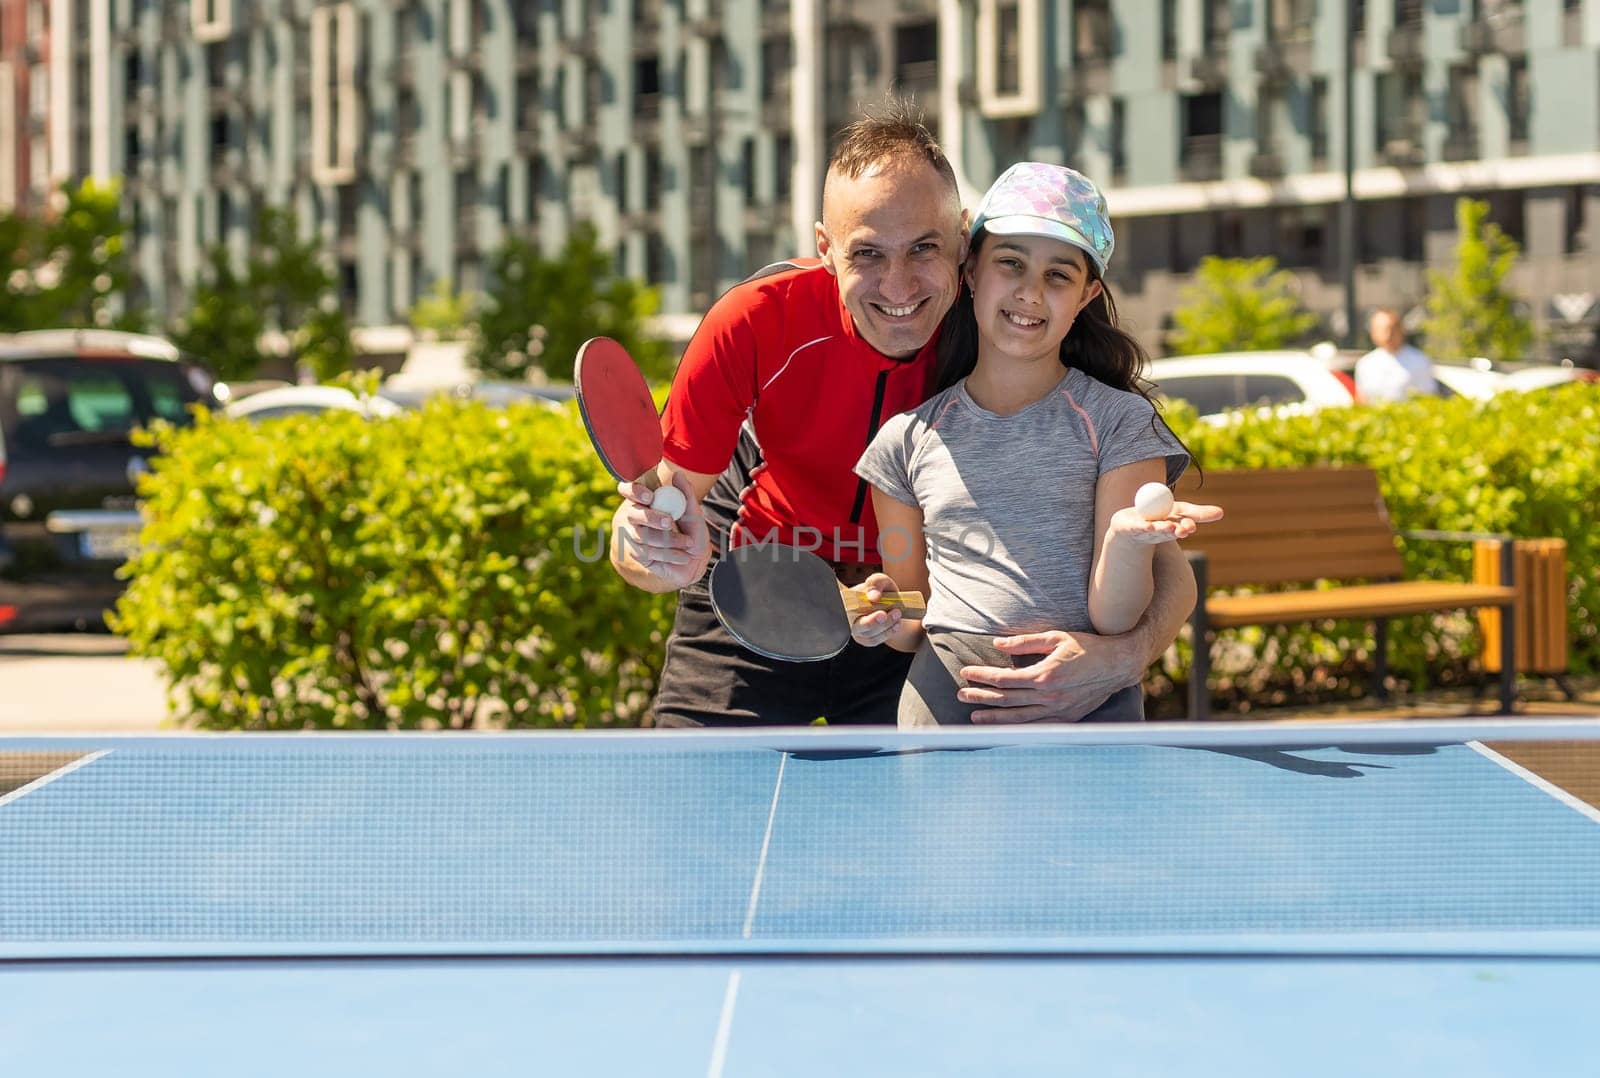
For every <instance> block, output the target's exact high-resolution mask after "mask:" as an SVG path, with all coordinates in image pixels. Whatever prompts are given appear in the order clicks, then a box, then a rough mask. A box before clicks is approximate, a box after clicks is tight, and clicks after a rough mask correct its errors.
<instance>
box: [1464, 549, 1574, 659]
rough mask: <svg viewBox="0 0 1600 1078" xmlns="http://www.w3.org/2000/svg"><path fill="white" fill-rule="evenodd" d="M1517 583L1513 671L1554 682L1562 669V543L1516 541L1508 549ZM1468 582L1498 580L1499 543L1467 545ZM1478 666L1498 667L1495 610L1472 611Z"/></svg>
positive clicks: (1564, 573)
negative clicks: (1479, 641)
mask: <svg viewBox="0 0 1600 1078" xmlns="http://www.w3.org/2000/svg"><path fill="white" fill-rule="evenodd" d="M1512 557H1513V558H1514V559H1515V570H1514V571H1515V573H1516V584H1517V607H1516V618H1517V623H1516V630H1517V640H1516V645H1517V673H1519V674H1539V675H1543V676H1545V677H1553V678H1557V679H1558V680H1559V679H1561V676H1562V675H1563V674H1565V673H1566V672H1567V541H1566V540H1565V539H1518V540H1516V541H1515V544H1514V546H1513V548H1512ZM1472 580H1473V583H1475V584H1499V583H1500V541H1499V540H1497V539H1485V540H1479V541H1478V542H1476V543H1474V544H1473V551H1472ZM1478 626H1479V628H1480V629H1482V631H1483V667H1484V669H1485V670H1487V671H1489V672H1491V673H1498V672H1499V670H1500V611H1499V610H1495V609H1492V608H1485V609H1482V610H1480V611H1478Z"/></svg>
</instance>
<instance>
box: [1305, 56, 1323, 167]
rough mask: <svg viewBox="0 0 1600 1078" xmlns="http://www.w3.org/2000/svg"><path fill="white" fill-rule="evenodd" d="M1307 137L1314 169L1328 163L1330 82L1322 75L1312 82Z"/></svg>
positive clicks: (1307, 106)
mask: <svg viewBox="0 0 1600 1078" xmlns="http://www.w3.org/2000/svg"><path fill="white" fill-rule="evenodd" d="M1306 109H1307V111H1308V112H1309V113H1310V115H1309V116H1307V117H1306V121H1307V122H1306V136H1307V140H1308V141H1309V142H1310V143H1311V162H1312V165H1313V167H1322V166H1326V165H1327V163H1328V80H1327V79H1326V78H1325V77H1324V76H1321V75H1318V76H1317V77H1315V78H1313V79H1312V80H1311V93H1310V100H1309V101H1308V102H1307V105H1306Z"/></svg>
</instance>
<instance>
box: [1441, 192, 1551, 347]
mask: <svg viewBox="0 0 1600 1078" xmlns="http://www.w3.org/2000/svg"><path fill="white" fill-rule="evenodd" d="M1488 217H1489V204H1488V203H1487V202H1480V201H1478V200H1476V199H1471V198H1458V199H1456V235H1457V237H1458V238H1457V241H1456V262H1455V266H1454V268H1453V269H1452V270H1451V271H1450V272H1441V271H1439V270H1429V271H1428V300H1427V310H1428V317H1427V319H1426V320H1425V321H1424V322H1423V324H1422V332H1423V335H1424V336H1425V337H1426V338H1427V343H1428V351H1429V352H1431V353H1432V354H1433V356H1434V358H1435V359H1438V358H1452V357H1454V358H1462V357H1469V356H1487V357H1488V358H1489V359H1497V360H1516V359H1522V358H1524V356H1525V355H1526V353H1527V349H1528V346H1529V345H1530V344H1532V343H1533V326H1532V324H1530V323H1529V321H1528V319H1526V318H1524V317H1523V316H1522V315H1520V314H1518V313H1517V311H1516V308H1515V306H1514V304H1515V297H1514V296H1513V295H1512V293H1511V292H1510V290H1509V289H1508V288H1507V287H1506V278H1507V277H1508V276H1509V275H1510V273H1511V269H1512V267H1513V266H1515V265H1516V262H1517V255H1518V254H1519V250H1520V249H1519V248H1518V246H1517V242H1516V241H1515V240H1513V239H1512V238H1511V237H1510V236H1507V235H1506V234H1505V233H1504V232H1502V231H1501V230H1500V228H1499V226H1498V225H1496V224H1494V223H1493V222H1492V221H1490V220H1489V219H1488Z"/></svg>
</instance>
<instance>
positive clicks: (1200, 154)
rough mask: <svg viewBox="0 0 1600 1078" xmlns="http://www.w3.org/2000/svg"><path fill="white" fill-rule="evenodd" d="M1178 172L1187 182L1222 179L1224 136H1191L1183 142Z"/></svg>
mask: <svg viewBox="0 0 1600 1078" xmlns="http://www.w3.org/2000/svg"><path fill="white" fill-rule="evenodd" d="M1178 171H1179V172H1180V173H1181V174H1182V176H1183V178H1184V179H1185V180H1188V181H1190V182H1203V181H1206V180H1220V179H1221V178H1222V136H1221V135H1190V136H1189V137H1187V138H1185V139H1184V140H1183V147H1182V152H1181V153H1180V154H1179V160H1178Z"/></svg>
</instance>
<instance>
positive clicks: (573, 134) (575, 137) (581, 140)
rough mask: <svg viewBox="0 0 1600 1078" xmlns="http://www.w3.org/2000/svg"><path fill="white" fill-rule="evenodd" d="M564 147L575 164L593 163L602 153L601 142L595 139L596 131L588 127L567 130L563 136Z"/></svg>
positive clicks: (568, 157) (569, 158) (568, 158)
mask: <svg viewBox="0 0 1600 1078" xmlns="http://www.w3.org/2000/svg"><path fill="white" fill-rule="evenodd" d="M562 147H563V149H564V150H565V151H566V156H567V160H569V161H571V162H573V163H574V164H587V163H592V162H593V161H595V160H596V159H597V158H598V157H599V155H600V144H599V142H598V141H597V140H596V139H595V135H594V132H593V131H591V130H589V129H587V128H582V129H579V130H576V131H568V132H566V133H565V135H564V136H563V138H562Z"/></svg>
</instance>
